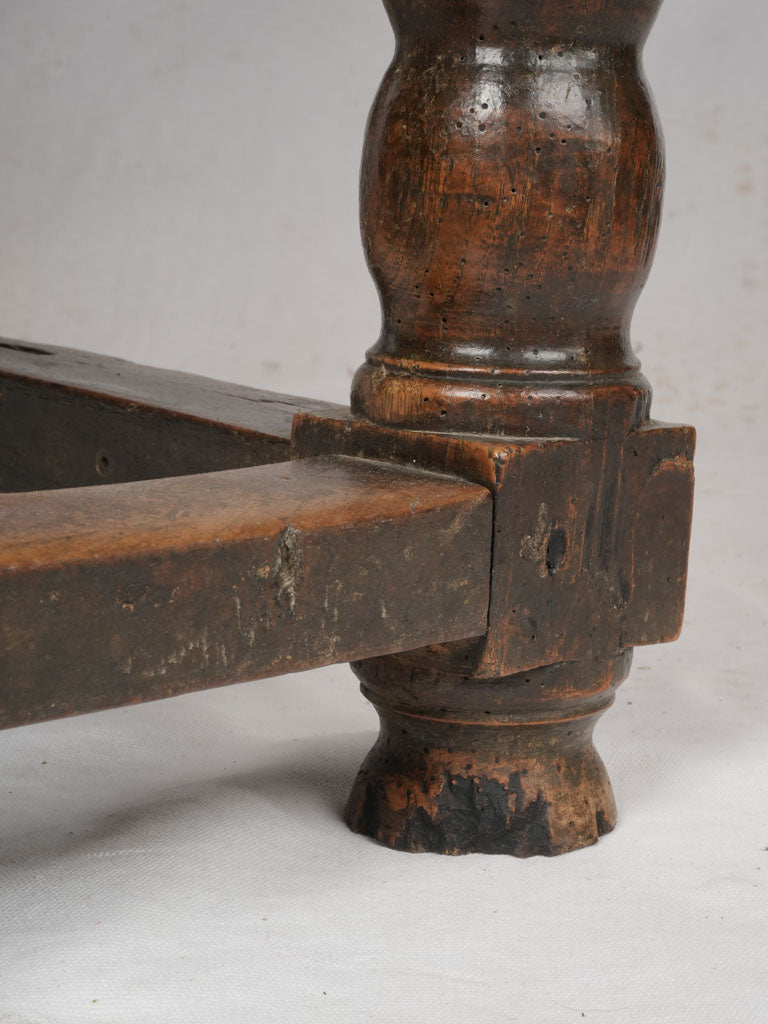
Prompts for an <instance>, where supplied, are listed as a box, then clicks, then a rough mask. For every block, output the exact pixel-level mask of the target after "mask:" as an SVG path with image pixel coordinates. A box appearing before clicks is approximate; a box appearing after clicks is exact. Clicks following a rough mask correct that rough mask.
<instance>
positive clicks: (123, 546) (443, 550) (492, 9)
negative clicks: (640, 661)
mask: <svg viewBox="0 0 768 1024" xmlns="http://www.w3.org/2000/svg"><path fill="white" fill-rule="evenodd" d="M659 2H660V0H634V2H625V0H579V2H575V3H573V4H567V5H566V4H562V3H560V2H559V0H536V2H534V0H433V2H430V3H424V2H423V0H385V4H386V7H387V10H388V13H389V15H390V18H391V21H392V24H393V27H394V31H395V36H396V40H397V46H396V53H395V57H394V59H393V61H392V64H391V65H390V68H389V70H388V71H387V73H386V75H385V78H384V81H383V83H382V85H381V88H380V90H379V93H378V96H377V97H376V100H375V102H374V106H373V110H372V112H371V116H370V119H369V124H368V129H367V136H366V142H365V149H364V156H363V167H362V178H361V219H362V229H363V242H364V248H365V253H366V257H367V260H368V264H369V267H370V269H371V272H372V274H373V277H374V279H375V281H376V284H377V287H378V289H379V292H380V295H381V303H382V329H381V334H380V336H379V339H378V341H377V342H376V343H375V345H374V346H373V347H372V348H371V349H370V350H369V351H368V353H367V357H366V361H365V363H364V365H363V366H362V367H361V368H360V370H359V371H358V373H357V375H356V376H355V379H354V382H353V386H352V396H351V404H350V408H344V407H340V406H334V405H330V404H327V403H323V402H317V401H310V400H304V399H299V398H294V397H291V396H286V395H275V394H271V393H269V392H264V391H256V390H253V389H249V388H245V387H242V386H238V385H229V384H221V383H218V382H215V381H209V380H204V379H202V378H197V377H192V376H190V375H185V374H175V373H170V372H167V371H160V370H153V369H149V368H146V367H138V366H134V365H133V364H130V363H126V362H124V361H122V360H115V359H108V358H105V357H101V356H94V355H89V354H87V353H82V352H76V351H73V350H66V349H56V348H53V347H50V346H46V345H34V346H32V345H25V344H22V343H19V342H14V341H8V342H0V489H1V490H2V491H4V492H5V493H4V494H3V495H0V671H2V675H1V676H0V725H5V726H12V725H19V724H23V723H25V722H32V721H40V720H43V719H46V718H53V717H57V716H60V715H65V714H73V713H80V712H85V711H90V710H95V709H97V708H104V707H112V706H117V705H120V704H126V703H130V702H133V701H138V700H150V699H153V698H158V697H165V696H169V695H172V694H175V693H181V692H186V691H188V690H194V689H198V688H201V687H207V686H215V685H220V684H223V683H229V682H235V681H238V680H245V679H251V678H259V677H266V676H269V675H275V674H278V673H282V672H287V671H292V670H298V669H305V668H310V667H313V666H317V665H324V664H329V663H331V662H338V661H351V662H352V667H353V670H354V672H355V673H356V675H357V676H358V677H359V679H360V681H361V685H362V690H363V693H364V694H365V696H366V697H367V698H368V699H369V700H371V702H372V703H373V704H374V705H375V707H376V709H377V711H378V713H379V716H380V719H381V732H380V735H379V738H378V740H377V742H376V744H375V746H374V747H373V749H372V750H371V752H370V754H369V755H368V757H367V759H366V760H365V762H364V764H363V766H362V768H361V769H360V772H359V774H358V777H357V780H356V781H355V783H354V785H353V788H352V792H351V795H350V799H349V803H348V806H347V820H348V822H349V824H350V826H351V828H352V829H353V830H355V831H357V832H361V833H363V834H365V835H369V836H372V837H374V838H375V839H377V840H378V841H379V842H381V843H384V844H386V845H388V846H391V847H394V848H396V849H400V850H411V851H420V850H424V851H433V852H439V853H452V854H455V853H467V852H485V853H509V854H514V855H516V856H529V855H532V854H546V855H551V854H557V853H563V852H566V851H568V850H574V849H577V848H579V847H582V846H585V845H588V844H590V843H593V842H595V841H596V840H597V838H598V837H599V836H600V835H602V834H604V833H605V832H608V831H610V830H611V829H612V828H613V826H614V824H615V822H616V807H615V803H614V799H613V794H612V791H611V786H610V782H609V780H608V776H607V774H606V771H605V768H604V766H603V764H602V762H601V760H600V758H599V756H598V754H597V752H596V751H595V748H594V746H593V744H592V731H593V728H594V724H595V722H596V720H597V718H598V717H599V715H601V714H602V713H603V712H604V711H605V710H606V709H607V708H608V707H610V705H611V703H612V701H613V699H614V693H615V689H616V687H617V686H618V685H619V684H620V683H621V682H622V680H623V679H625V678H626V675H627V673H628V671H629V668H630V663H631V654H632V648H633V647H634V646H637V645H641V644H650V643H663V642H667V641H670V640H674V639H675V637H676V636H677V634H678V632H679V630H680V627H681V624H682V614H683V601H684V594H685V580H686V571H687V557H688V542H689V533H690V520H691V508H692V493H693V468H692V460H693V449H694V432H693V430H692V429H691V428H690V427H685V426H676V425H666V424H661V423H657V422H656V421H654V420H652V419H651V418H650V401H651V392H650V387H649V385H648V383H647V381H646V380H645V378H644V377H643V376H642V374H641V373H640V368H639V363H638V361H637V359H636V357H635V356H634V353H633V351H632V346H631V342H630V336H629V325H630V320H631V316H632V311H633V308H634V305H635V302H636V301H637V298H638V296H639V294H640V290H641V289H642V287H643V284H644V282H645V280H646V277H647V274H648V272H649V269H650V264H651V259H652V256H653V250H654V247H655V242H656V235H657V229H658V221H659V214H660V208H661V193H662V185H663V154H662V147H661V143H660V138H659V133H658V130H657V126H656V122H655V118H654V112H653V107H652V102H651V99H650V96H649V92H648V89H647V86H646V84H645V81H644V79H643V76H642V72H641V65H640V51H641V48H642V44H643V42H644V40H645V37H646V35H647V33H648V31H649V29H650V26H651V23H652V21H653V18H654V17H655V14H656V11H657V8H658V6H659Z"/></svg>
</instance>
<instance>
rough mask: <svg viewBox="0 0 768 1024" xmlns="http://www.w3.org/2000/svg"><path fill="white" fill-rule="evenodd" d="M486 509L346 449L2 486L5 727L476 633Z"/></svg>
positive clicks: (483, 615) (1, 708)
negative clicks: (137, 477)
mask: <svg viewBox="0 0 768 1024" xmlns="http://www.w3.org/2000/svg"><path fill="white" fill-rule="evenodd" d="M490 522H491V498H490V495H489V494H488V492H487V490H485V489H484V488H482V487H478V486H476V485H472V484H469V483H465V482H462V481H458V480H454V479H451V478H447V477H444V476H438V475H436V474H430V473H427V472H423V471H416V470H408V469H399V468H397V467H392V466H386V465H381V464H377V463H373V462H369V461H362V460H355V459H349V458H344V457H337V458H331V459H318V460H314V459H313V460H303V461H297V462H288V463H281V464H279V465H274V466H263V467H259V468H255V469H243V470H230V471H225V472H220V473H208V474H202V475H200V476H189V477H178V478H173V479H164V480H157V481H146V482H140V483H131V484H123V485H116V486H113V487H106V488H77V489H71V490H61V491H56V492H47V491H43V492H39V493H36V494H13V495H3V496H0V651H1V652H2V653H1V654H0V681H1V682H0V725H3V726H10V725H19V724H23V723H25V722H33V721H39V720H42V719H46V718H55V717H60V716H62V715H70V714H76V713H79V712H84V711H93V710H97V709H100V708H108V707H116V706H118V705H121V704H127V703H133V702H135V701H142V700H151V699H156V698H159V697H167V696H171V695H173V694H178V693H185V692H187V691H190V690H196V689H201V688H203V687H207V686H218V685H221V684H223V683H230V682H236V681H240V680H245V679H254V678H259V677H264V676H270V675H278V674H280V673H283V672H289V671H298V670H300V669H306V668H310V667H315V666H318V665H327V664H330V663H333V662H339V661H348V660H350V659H353V658H356V657H362V656H368V655H372V654H379V653H384V652H387V651H397V650H403V649H406V648H409V647H413V646H419V645H421V644H423V643H429V642H431V641H437V640H441V639H442V640H449V639H457V638H459V637H463V636H469V635H472V634H473V633H475V634H476V633H481V632H482V631H483V630H484V629H485V624H486V619H487V607H488V578H489V558H490V528H491V526H490Z"/></svg>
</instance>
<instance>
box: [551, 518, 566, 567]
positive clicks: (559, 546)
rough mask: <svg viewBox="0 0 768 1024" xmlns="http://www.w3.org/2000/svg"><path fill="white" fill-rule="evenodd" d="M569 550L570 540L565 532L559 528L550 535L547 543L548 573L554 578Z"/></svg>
mask: <svg viewBox="0 0 768 1024" xmlns="http://www.w3.org/2000/svg"><path fill="white" fill-rule="evenodd" d="M567 549H568V538H567V537H566V535H565V530H563V529H562V528H561V527H559V526H558V527H557V528H556V529H554V530H553V531H552V533H550V535H549V541H548V542H547V572H548V573H549V575H550V576H554V574H555V573H556V572H557V570H558V569H559V568H560V566H561V565H562V564H563V561H564V560H565V552H566V551H567Z"/></svg>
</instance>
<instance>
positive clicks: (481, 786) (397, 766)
mask: <svg viewBox="0 0 768 1024" xmlns="http://www.w3.org/2000/svg"><path fill="white" fill-rule="evenodd" d="M376 660H377V661H378V660H379V659H376ZM387 660H390V659H387ZM391 660H394V659H391ZM381 661H384V659H381ZM371 664H372V663H371V662H366V663H359V664H358V665H356V666H355V669H356V671H357V672H358V674H359V675H363V672H361V668H363V669H365V668H367V666H369V665H371ZM538 671H539V672H542V673H544V672H546V670H543V669H542V670H538ZM366 674H368V673H366ZM528 678H529V679H530V675H529V677H528ZM495 682H496V683H497V684H502V686H503V688H504V689H506V690H507V692H508V693H509V692H513V691H514V689H515V677H509V679H508V680H498V681H495ZM409 683H410V687H409V688H410V692H411V693H413V687H414V681H413V676H412V674H411V676H410V677H409ZM504 684H506V685H504ZM417 688H418V687H417ZM395 689H396V688H395ZM479 689H482V685H481V687H479ZM363 692H364V693H365V695H366V696H367V697H369V699H371V700H372V701H373V702H374V704H375V705H376V707H377V711H378V713H379V717H380V719H381V732H380V735H379V738H378V740H377V741H376V744H375V745H374V747H373V749H372V750H371V752H370V753H369V754H368V757H367V758H366V760H365V762H364V763H363V766H362V768H361V769H360V771H359V773H358V776H357V779H356V781H355V783H354V786H353V788H352V792H351V794H350V797H349V801H348V804H347V809H346V820H347V823H348V824H349V826H350V828H351V829H352V830H353V831H355V832H359V833H362V834H363V835H368V836H371V837H372V838H374V839H376V840H377V841H378V842H380V843H382V844H383V845H385V846H389V847H392V848H393V849H397V850H407V851H411V852H421V851H426V852H432V853H446V854H459V853H506V854H512V855H513V856H516V857H530V856H533V855H536V854H539V855H544V856H553V855H555V854H560V853H566V852H568V851H570V850H577V849H579V848H580V847H583V846H589V845H591V844H592V843H595V842H597V839H598V838H599V837H600V836H601V835H603V834H605V833H606V832H610V831H611V829H612V828H613V826H614V824H615V822H616V805H615V802H614V798H613V792H612V789H611V784H610V781H609V779H608V775H607V772H606V770H605V767H604V765H603V762H602V761H601V759H600V757H599V755H598V754H597V751H596V750H595V748H594V746H593V744H592V731H593V728H594V725H595V721H596V719H597V717H598V716H599V714H600V713H601V711H602V710H604V708H605V707H607V706H608V704H609V703H610V702H611V700H612V699H613V693H612V690H611V692H610V693H607V694H606V693H603V694H602V698H603V699H602V707H600V708H596V709H595V710H592V709H589V710H587V709H584V711H583V712H582V713H581V714H574V713H573V711H571V714H565V715H563V716H561V717H556V716H554V715H552V716H551V717H550V718H549V720H547V721H534V722H525V721H522V720H521V719H520V718H519V717H518V718H516V719H512V718H511V717H510V715H509V714H508V713H507V714H502V715H498V714H497V713H496V712H493V713H490V712H488V711H480V712H479V714H478V713H477V712H476V711H475V712H473V711H469V710H468V709H466V708H465V709H464V712H465V713H464V716H463V720H457V718H456V711H455V709H449V708H446V707H440V708H433V709H431V711H430V712H427V711H425V710H424V709H423V708H419V709H418V710H417V709H415V708H414V707H409V708H408V709H407V710H406V709H405V708H403V707H402V706H400V707H393V706H392V703H391V699H390V697H391V694H387V700H386V703H384V700H383V699H382V692H381V689H380V688H379V687H378V686H377V689H376V691H375V692H374V691H372V690H371V689H370V688H369V687H368V686H367V685H364V686H363ZM497 692H498V691H497ZM422 698H423V692H422ZM422 703H423V700H422ZM591 703H593V704H594V701H593V702H591ZM585 712H586V713H585Z"/></svg>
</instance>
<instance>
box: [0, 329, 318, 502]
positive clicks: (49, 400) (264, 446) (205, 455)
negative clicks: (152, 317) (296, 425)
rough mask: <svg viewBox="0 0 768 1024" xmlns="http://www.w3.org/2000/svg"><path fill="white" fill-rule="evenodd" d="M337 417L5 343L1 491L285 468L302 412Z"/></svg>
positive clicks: (161, 373) (239, 389) (140, 369)
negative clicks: (277, 465)
mask: <svg viewBox="0 0 768 1024" xmlns="http://www.w3.org/2000/svg"><path fill="white" fill-rule="evenodd" d="M334 411H338V407H337V406H334V405H331V404H329V403H327V402H319V401H315V400H313V399H309V398H296V397H294V396H292V395H280V394H275V393H273V392H270V391H259V390H256V389H255V388H246V387H243V386H242V385H238V384H226V383H223V382H221V381H215V380H209V379H208V378H207V377H198V376H195V375H193V374H190V373H176V372H174V371H171V370H159V369H155V368H154V367H150V366H140V365H138V364H136V363H130V362H128V361H126V360H125V359H113V358H110V357H109V356H101V355H95V354H93V353H91V352H79V351H77V350H75V349H67V348H57V347H55V346H53V345H42V346H38V345H28V344H25V343H23V342H17V341H7V340H2V339H0V491H6V492H9V491H33V490H44V489H48V488H52V487H84V486H89V485H95V484H104V483H125V482H126V481H131V480H150V479H155V478H157V477H163V476H181V475H185V474H190V473H204V472H210V471H211V470H221V469H235V468H239V467H241V466H260V465H264V464H266V463H272V462H282V461H283V460H285V459H287V458H288V457H289V453H290V436H291V421H292V420H293V416H294V414H295V413H297V412H314V413H316V414H318V415H326V414H331V413H333V412H334Z"/></svg>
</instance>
